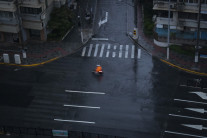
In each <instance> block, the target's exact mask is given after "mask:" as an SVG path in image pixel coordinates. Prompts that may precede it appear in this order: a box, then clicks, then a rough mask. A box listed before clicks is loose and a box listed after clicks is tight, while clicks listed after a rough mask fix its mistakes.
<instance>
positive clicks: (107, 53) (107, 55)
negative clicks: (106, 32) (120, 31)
mask: <svg viewBox="0 0 207 138" xmlns="http://www.w3.org/2000/svg"><path fill="white" fill-rule="evenodd" d="M110 48H111V45H110V44H108V49H107V52H106V57H109V52H110V51H109V50H110Z"/></svg>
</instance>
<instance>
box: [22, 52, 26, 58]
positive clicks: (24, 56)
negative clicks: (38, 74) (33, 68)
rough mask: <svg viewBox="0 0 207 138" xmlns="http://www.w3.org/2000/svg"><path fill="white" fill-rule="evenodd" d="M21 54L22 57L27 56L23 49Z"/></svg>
mask: <svg viewBox="0 0 207 138" xmlns="http://www.w3.org/2000/svg"><path fill="white" fill-rule="evenodd" d="M22 55H23V58H27V53H26V51H25V50H22Z"/></svg>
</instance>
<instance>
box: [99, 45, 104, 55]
mask: <svg viewBox="0 0 207 138" xmlns="http://www.w3.org/2000/svg"><path fill="white" fill-rule="evenodd" d="M104 47H105V44H102V47H101V52H100V55H99V57H102V56H103V51H104Z"/></svg>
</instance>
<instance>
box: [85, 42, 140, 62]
mask: <svg viewBox="0 0 207 138" xmlns="http://www.w3.org/2000/svg"><path fill="white" fill-rule="evenodd" d="M81 56H82V57H99V58H103V57H106V58H108V57H112V58H115V57H117V58H125V59H127V58H132V59H133V58H138V59H140V58H141V49H138V48H136V47H135V45H112V44H90V45H89V46H86V47H84V48H83V49H82V53H81Z"/></svg>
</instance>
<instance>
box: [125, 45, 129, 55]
mask: <svg viewBox="0 0 207 138" xmlns="http://www.w3.org/2000/svg"><path fill="white" fill-rule="evenodd" d="M128 50H129V45H126V51H125V58H128V52H129V51H128Z"/></svg>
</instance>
